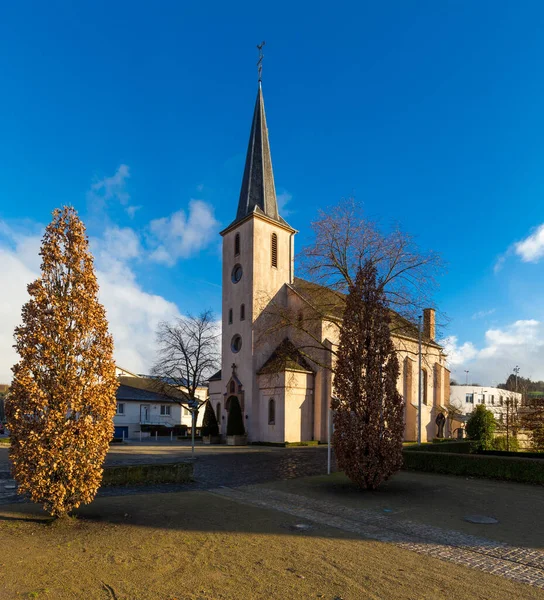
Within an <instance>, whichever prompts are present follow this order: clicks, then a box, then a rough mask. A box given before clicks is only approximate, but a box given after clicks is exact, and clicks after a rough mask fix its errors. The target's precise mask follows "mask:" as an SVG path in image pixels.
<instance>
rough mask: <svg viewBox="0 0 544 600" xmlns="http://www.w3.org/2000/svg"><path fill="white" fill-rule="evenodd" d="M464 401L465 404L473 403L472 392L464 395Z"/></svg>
mask: <svg viewBox="0 0 544 600" xmlns="http://www.w3.org/2000/svg"><path fill="white" fill-rule="evenodd" d="M465 403H466V404H474V394H467V395H466V396H465Z"/></svg>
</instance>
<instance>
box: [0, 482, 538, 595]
mask: <svg viewBox="0 0 544 600" xmlns="http://www.w3.org/2000/svg"><path fill="white" fill-rule="evenodd" d="M298 522H299V521H298V520H297V519H295V518H294V517H291V516H289V515H286V514H282V513H279V512H276V511H272V510H264V509H260V508H254V507H251V506H244V505H241V504H238V503H235V502H232V501H229V500H226V499H223V498H220V497H217V496H214V495H212V494H209V493H206V492H181V493H168V494H153V495H145V494H142V495H133V496H117V497H102V498H99V499H97V500H96V501H95V502H93V504H92V505H90V506H89V507H85V508H84V509H82V510H81V511H79V514H78V518H77V519H72V520H68V522H58V521H57V522H51V521H50V520H49V519H48V518H47V517H46V516H45V515H44V514H43V513H42V512H41V511H40V510H39V509H37V508H36V507H35V506H33V505H30V504H17V505H10V506H2V507H0V541H1V544H2V548H3V549H4V552H3V555H2V559H1V565H0V598H1V599H2V600H3V599H4V598H5V599H11V598H18V599H20V598H40V599H46V598H49V599H52V600H63V599H68V598H70V599H72V598H82V599H85V600H93V599H100V600H108V599H109V600H111V599H115V600H140V599H160V600H163V599H164V600H174V599H177V600H182V599H183V600H185V599H187V600H189V599H191V600H197V599H198V600H211V599H214V600H215V599H217V600H234V599H236V600H245V599H248V600H253V599H260V598H262V599H265V598H266V599H276V598H277V599H282V600H284V599H296V600H298V599H306V598H325V599H328V600H334V599H335V598H342V599H343V600H362V599H365V600H366V599H384V598H387V599H388V600H389V599H391V600H395V599H398V600H400V599H403V600H404V599H413V600H422V599H429V600H430V599H432V600H437V599H441V598H444V599H446V598H456V599H459V600H461V599H465V598H466V599H469V598H470V599H471V600H480V599H484V598H485V599H490V600H491V599H493V600H502V599H504V600H512V598H516V599H523V598H527V599H529V598H535V599H536V598H542V591H541V590H537V589H535V588H531V587H529V586H525V585H522V584H516V583H514V582H511V581H509V580H506V579H502V578H499V577H495V576H492V575H488V574H486V573H482V572H480V571H476V570H472V569H468V568H465V567H462V566H457V565H455V564H450V563H444V562H442V561H438V560H436V559H433V558H429V557H426V556H422V555H418V554H415V553H412V552H409V551H406V550H402V549H399V548H396V547H394V546H391V545H387V544H384V543H380V542H374V541H369V540H363V539H360V538H357V537H354V536H352V535H350V534H348V533H345V532H342V531H339V530H337V529H333V528H329V527H325V526H320V525H317V524H313V525H312V528H311V529H310V530H308V531H303V532H297V531H294V530H293V529H292V527H293V525H295V524H296V523H298Z"/></svg>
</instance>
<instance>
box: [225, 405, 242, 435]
mask: <svg viewBox="0 0 544 600" xmlns="http://www.w3.org/2000/svg"><path fill="white" fill-rule="evenodd" d="M245 433H246V430H245V427H244V418H243V416H242V409H241V408H240V403H239V402H238V398H236V396H233V397H232V398H231V400H230V405H229V416H228V419H227V435H245Z"/></svg>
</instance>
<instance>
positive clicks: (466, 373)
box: [465, 369, 470, 385]
mask: <svg viewBox="0 0 544 600" xmlns="http://www.w3.org/2000/svg"><path fill="white" fill-rule="evenodd" d="M469 373H470V371H467V370H466V369H465V385H468V374H469Z"/></svg>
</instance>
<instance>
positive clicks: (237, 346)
mask: <svg viewBox="0 0 544 600" xmlns="http://www.w3.org/2000/svg"><path fill="white" fill-rule="evenodd" d="M230 349H231V350H232V351H233V352H234V353H237V352H240V350H241V349H242V336H240V335H238V334H236V335H235V336H233V337H232V340H231V342H230Z"/></svg>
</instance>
